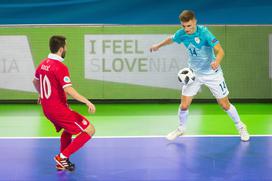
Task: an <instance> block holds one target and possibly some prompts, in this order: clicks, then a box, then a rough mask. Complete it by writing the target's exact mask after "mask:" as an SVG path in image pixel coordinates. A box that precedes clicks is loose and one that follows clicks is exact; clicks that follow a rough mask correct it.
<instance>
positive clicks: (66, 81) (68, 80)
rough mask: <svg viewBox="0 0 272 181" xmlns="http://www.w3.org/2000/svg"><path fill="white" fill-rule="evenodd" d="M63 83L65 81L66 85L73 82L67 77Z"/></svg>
mask: <svg viewBox="0 0 272 181" xmlns="http://www.w3.org/2000/svg"><path fill="white" fill-rule="evenodd" d="M63 81H64V82H65V83H69V82H71V80H70V78H69V77H68V76H65V77H64V78H63Z"/></svg>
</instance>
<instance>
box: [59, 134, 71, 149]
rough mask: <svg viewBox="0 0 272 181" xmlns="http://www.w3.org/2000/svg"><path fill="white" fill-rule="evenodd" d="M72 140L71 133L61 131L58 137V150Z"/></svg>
mask: <svg viewBox="0 0 272 181" xmlns="http://www.w3.org/2000/svg"><path fill="white" fill-rule="evenodd" d="M71 142H72V134H70V133H68V132H67V131H63V132H62V134H61V137H60V152H62V151H63V150H64V149H65V148H66V147H67V146H68V145H69V144H70V143H71Z"/></svg>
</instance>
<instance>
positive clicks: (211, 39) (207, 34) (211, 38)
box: [204, 27, 219, 47]
mask: <svg viewBox="0 0 272 181" xmlns="http://www.w3.org/2000/svg"><path fill="white" fill-rule="evenodd" d="M204 33H205V37H206V40H207V42H208V44H209V45H210V46H211V47H214V46H215V45H217V44H218V43H219V41H218V40H217V39H216V38H215V36H214V35H213V34H212V33H211V32H210V31H209V30H208V28H206V27H205V31H204Z"/></svg>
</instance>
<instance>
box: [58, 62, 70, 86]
mask: <svg viewBox="0 0 272 181" xmlns="http://www.w3.org/2000/svg"><path fill="white" fill-rule="evenodd" d="M56 75H57V79H58V81H59V83H60V85H61V87H62V88H65V87H67V86H71V85H72V82H71V79H70V74H69V70H68V68H67V67H66V66H65V65H63V66H61V67H60V68H59V69H58V70H57V74H56Z"/></svg>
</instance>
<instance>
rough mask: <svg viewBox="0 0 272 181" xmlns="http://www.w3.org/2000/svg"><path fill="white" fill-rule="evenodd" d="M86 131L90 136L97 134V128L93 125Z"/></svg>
mask: <svg viewBox="0 0 272 181" xmlns="http://www.w3.org/2000/svg"><path fill="white" fill-rule="evenodd" d="M84 131H85V132H86V133H87V134H88V135H90V136H93V135H94V134H95V128H94V126H93V125H92V124H90V125H89V126H88V127H87V128H86V129H85V130H84Z"/></svg>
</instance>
